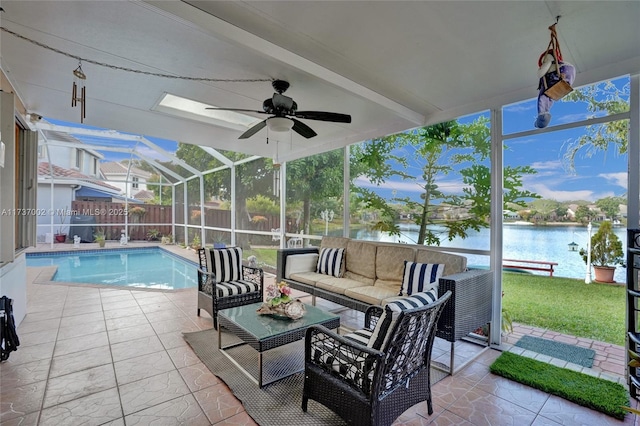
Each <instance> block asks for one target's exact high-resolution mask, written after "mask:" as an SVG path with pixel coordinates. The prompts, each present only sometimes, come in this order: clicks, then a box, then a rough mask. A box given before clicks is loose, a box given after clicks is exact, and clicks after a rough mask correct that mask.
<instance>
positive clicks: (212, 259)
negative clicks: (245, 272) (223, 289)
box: [205, 247, 242, 283]
mask: <svg viewBox="0 0 640 426" xmlns="http://www.w3.org/2000/svg"><path fill="white" fill-rule="evenodd" d="M205 254H206V260H207V271H209V272H212V273H213V274H215V279H216V282H218V283H220V282H226V281H237V280H239V279H242V249H241V248H240V247H229V248H225V249H213V248H212V249H209V250H206V253H205Z"/></svg>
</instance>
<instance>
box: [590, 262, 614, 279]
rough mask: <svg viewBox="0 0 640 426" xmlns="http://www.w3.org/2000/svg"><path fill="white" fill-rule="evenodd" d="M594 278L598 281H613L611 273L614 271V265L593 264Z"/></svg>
mask: <svg viewBox="0 0 640 426" xmlns="http://www.w3.org/2000/svg"><path fill="white" fill-rule="evenodd" d="M593 270H594V272H595V280H596V281H598V282H600V283H615V280H614V279H613V274H614V273H615V272H616V267H615V266H595V265H594V266H593Z"/></svg>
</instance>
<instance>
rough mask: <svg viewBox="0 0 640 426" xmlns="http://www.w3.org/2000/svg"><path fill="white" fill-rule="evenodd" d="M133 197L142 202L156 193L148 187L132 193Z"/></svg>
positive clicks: (149, 200) (153, 196) (146, 201)
mask: <svg viewBox="0 0 640 426" xmlns="http://www.w3.org/2000/svg"><path fill="white" fill-rule="evenodd" d="M133 198H135V199H136V200H139V201H142V202H143V203H148V202H151V201H153V200H154V199H155V198H156V194H154V193H153V191H149V190H148V189H143V190H142V191H139V192H136V193H135V194H133Z"/></svg>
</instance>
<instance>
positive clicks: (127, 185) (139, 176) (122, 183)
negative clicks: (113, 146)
mask: <svg viewBox="0 0 640 426" xmlns="http://www.w3.org/2000/svg"><path fill="white" fill-rule="evenodd" d="M100 173H101V175H102V177H103V178H104V179H105V180H107V181H109V183H110V184H111V185H113V186H117V187H118V188H120V189H121V190H122V192H123V193H124V194H125V195H126V196H127V197H134V198H136V199H138V198H137V197H135V194H137V193H140V192H141V191H147V190H148V188H147V181H148V180H149V178H150V177H151V173H149V172H147V171H144V170H142V169H139V168H138V167H136V166H134V165H131V168H129V165H128V164H123V163H120V162H117V161H111V162H108V163H102V164H101V165H100ZM127 176H129V178H128V179H127ZM142 195H143V196H145V195H146V193H143V194H142ZM141 201H142V200H141Z"/></svg>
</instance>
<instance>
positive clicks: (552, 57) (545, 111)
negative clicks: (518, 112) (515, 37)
mask: <svg viewBox="0 0 640 426" xmlns="http://www.w3.org/2000/svg"><path fill="white" fill-rule="evenodd" d="M559 19H560V16H558V17H556V23H555V24H553V25H551V26H550V27H549V31H551V41H549V45H548V46H547V49H546V50H545V51H544V52H542V55H540V57H539V58H538V67H539V68H538V79H539V80H538V116H537V117H536V121H535V122H534V124H533V125H534V126H535V127H537V128H539V129H543V128H545V127H547V126H548V125H549V123H550V122H551V113H550V112H549V111H550V110H551V106H552V105H553V102H554V101H559V100H560V99H562V98H563V97H564V96H566V95H567V94H568V93H569V92H571V91H572V90H573V88H572V87H571V84H573V80H574V79H575V77H576V69H575V67H574V66H573V65H571V64H570V63H569V62H566V61H564V60H563V59H562V52H561V51H560V41H558V33H557V31H556V25H557V24H558V21H559Z"/></svg>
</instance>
